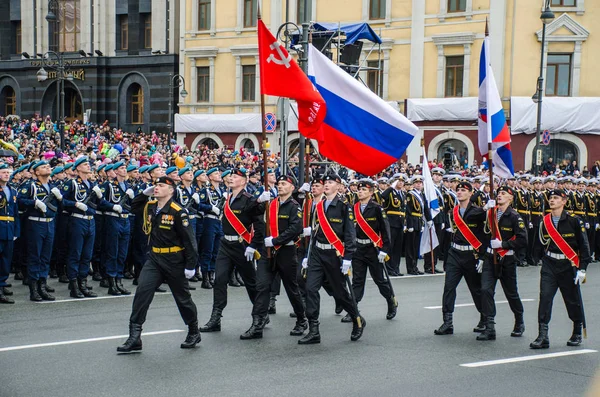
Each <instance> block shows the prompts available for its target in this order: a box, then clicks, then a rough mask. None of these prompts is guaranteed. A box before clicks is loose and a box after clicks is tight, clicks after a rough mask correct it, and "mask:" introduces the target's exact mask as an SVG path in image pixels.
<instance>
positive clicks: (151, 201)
mask: <svg viewBox="0 0 600 397" xmlns="http://www.w3.org/2000/svg"><path fill="white" fill-rule="evenodd" d="M156 203H158V200H150V201H148V204H156Z"/></svg>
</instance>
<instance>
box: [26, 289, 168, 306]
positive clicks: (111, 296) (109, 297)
mask: <svg viewBox="0 0 600 397" xmlns="http://www.w3.org/2000/svg"><path fill="white" fill-rule="evenodd" d="M154 295H155V296H156V295H171V293H170V292H156V293H155V294H154ZM134 296H135V294H131V295H117V296H113V295H107V296H98V297H96V298H81V299H75V298H72V299H58V300H55V301H40V302H35V303H37V304H40V305H44V304H47V303H65V302H85V301H97V300H101V299H117V298H133V297H134Z"/></svg>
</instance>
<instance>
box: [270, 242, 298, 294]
mask: <svg viewBox="0 0 600 397" xmlns="http://www.w3.org/2000/svg"><path fill="white" fill-rule="evenodd" d="M282 248H283V247H282ZM294 251H295V250H294ZM297 264H298V259H296V268H297V267H298V266H297ZM297 284H298V282H297V281H296V286H297ZM280 293H281V275H280V274H279V272H276V273H275V276H274V277H273V281H272V282H271V297H273V298H274V297H276V296H277V295H279V294H280Z"/></svg>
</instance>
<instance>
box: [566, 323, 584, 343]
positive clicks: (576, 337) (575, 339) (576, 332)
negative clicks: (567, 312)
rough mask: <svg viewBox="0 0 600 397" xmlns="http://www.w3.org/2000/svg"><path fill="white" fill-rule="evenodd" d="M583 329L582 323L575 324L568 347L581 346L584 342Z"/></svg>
mask: <svg viewBox="0 0 600 397" xmlns="http://www.w3.org/2000/svg"><path fill="white" fill-rule="evenodd" d="M582 327H583V325H582V323H580V322H573V334H571V338H570V339H569V340H568V341H567V346H579V345H581V343H582V342H583V339H581V328H582Z"/></svg>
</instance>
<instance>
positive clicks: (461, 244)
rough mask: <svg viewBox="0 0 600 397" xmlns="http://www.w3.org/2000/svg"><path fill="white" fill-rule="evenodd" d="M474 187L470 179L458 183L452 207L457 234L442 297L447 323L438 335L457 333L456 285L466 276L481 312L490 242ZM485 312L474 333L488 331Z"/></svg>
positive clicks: (437, 330) (449, 257) (453, 240)
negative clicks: (484, 263)
mask: <svg viewBox="0 0 600 397" xmlns="http://www.w3.org/2000/svg"><path fill="white" fill-rule="evenodd" d="M472 195H473V186H472V185H471V184H470V183H468V182H460V183H458V184H457V185H456V196H457V199H458V205H456V206H455V207H454V208H453V210H452V215H451V217H450V222H451V225H453V229H454V237H453V239H452V243H451V244H450V250H449V253H448V259H447V262H446V277H445V281H444V295H443V298H442V314H443V318H444V323H443V324H442V325H441V326H440V328H438V329H436V330H435V331H434V333H435V335H451V334H453V333H454V325H453V322H452V314H453V312H454V304H455V301H456V288H457V287H458V284H459V283H460V281H461V279H462V278H463V277H464V278H465V281H466V282H467V286H468V287H469V291H470V292H471V296H472V298H473V303H475V307H476V308H477V311H478V312H479V313H480V314H481V313H482V308H481V272H482V270H483V258H484V255H485V253H486V250H487V247H488V245H489V242H488V241H489V238H488V236H487V235H486V234H485V231H484V226H485V220H486V215H485V209H487V208H485V209H483V208H480V207H478V206H476V205H474V204H473V203H472ZM483 324H484V318H483V314H481V315H480V319H479V324H477V326H476V327H475V328H474V329H473V332H482V331H483V330H484V325H483Z"/></svg>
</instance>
